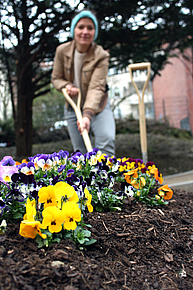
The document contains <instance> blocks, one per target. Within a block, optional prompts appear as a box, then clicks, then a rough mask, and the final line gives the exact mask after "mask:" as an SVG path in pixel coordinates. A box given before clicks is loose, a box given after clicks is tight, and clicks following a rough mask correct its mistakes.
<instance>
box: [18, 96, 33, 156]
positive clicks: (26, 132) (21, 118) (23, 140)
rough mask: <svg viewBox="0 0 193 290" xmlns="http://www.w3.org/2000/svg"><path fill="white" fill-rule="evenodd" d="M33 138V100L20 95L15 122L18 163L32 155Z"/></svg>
mask: <svg viewBox="0 0 193 290" xmlns="http://www.w3.org/2000/svg"><path fill="white" fill-rule="evenodd" d="M32 137H33V126H32V99H31V98H30V97H29V96H27V95H22V94H20V95H18V107H17V119H16V120H15V141H16V159H17V160H18V161H21V160H22V159H23V158H27V157H29V156H31V155H32Z"/></svg>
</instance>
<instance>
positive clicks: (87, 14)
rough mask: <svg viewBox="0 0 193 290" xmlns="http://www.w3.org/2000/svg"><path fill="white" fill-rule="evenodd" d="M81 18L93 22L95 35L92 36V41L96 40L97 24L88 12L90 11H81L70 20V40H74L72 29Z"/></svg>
mask: <svg viewBox="0 0 193 290" xmlns="http://www.w3.org/2000/svg"><path fill="white" fill-rule="evenodd" d="M81 18H90V19H91V20H92V21H93V22H94V26H95V35H94V40H96V39H97V36H98V22H97V19H96V17H95V15H94V14H93V13H92V12H90V11H87V10H85V11H82V12H80V13H78V14H77V15H76V16H75V17H74V18H73V19H72V22H71V26H70V33H71V36H72V38H74V28H75V26H76V24H77V22H78V21H79V20H80V19H81Z"/></svg>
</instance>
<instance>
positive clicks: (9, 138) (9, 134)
mask: <svg viewBox="0 0 193 290" xmlns="http://www.w3.org/2000/svg"><path fill="white" fill-rule="evenodd" d="M0 128H1V130H2V132H1V134H0V142H10V143H13V141H14V139H15V130H14V120H13V119H12V118H9V119H7V120H3V121H1V120H0Z"/></svg>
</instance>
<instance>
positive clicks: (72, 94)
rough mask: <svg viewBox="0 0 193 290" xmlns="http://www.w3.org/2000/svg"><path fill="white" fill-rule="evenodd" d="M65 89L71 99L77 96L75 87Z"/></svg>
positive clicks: (69, 86) (68, 86)
mask: <svg viewBox="0 0 193 290" xmlns="http://www.w3.org/2000/svg"><path fill="white" fill-rule="evenodd" d="M65 88H66V91H67V94H68V95H69V96H70V97H71V98H74V97H76V96H77V95H78V89H77V88H76V87H73V86H71V85H67V86H66V87H65Z"/></svg>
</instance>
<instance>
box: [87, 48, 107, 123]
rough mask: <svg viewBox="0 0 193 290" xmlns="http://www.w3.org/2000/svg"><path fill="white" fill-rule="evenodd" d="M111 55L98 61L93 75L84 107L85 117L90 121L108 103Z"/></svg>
mask: <svg viewBox="0 0 193 290" xmlns="http://www.w3.org/2000/svg"><path fill="white" fill-rule="evenodd" d="M108 65H109V54H108V53H107V54H106V56H105V57H103V58H102V59H101V60H99V61H98V63H97V64H96V67H95V69H94V71H93V73H92V77H91V80H90V83H89V86H88V91H87V95H86V99H85V103H84V106H83V116H87V117H89V118H90V119H91V118H92V116H93V115H95V114H97V113H99V112H101V111H102V110H103V108H104V106H105V104H106V101H107V93H106V84H107V83H106V82H107V80H106V78H107V74H108Z"/></svg>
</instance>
